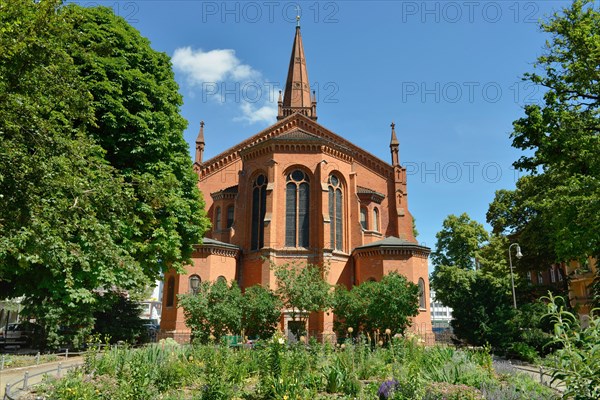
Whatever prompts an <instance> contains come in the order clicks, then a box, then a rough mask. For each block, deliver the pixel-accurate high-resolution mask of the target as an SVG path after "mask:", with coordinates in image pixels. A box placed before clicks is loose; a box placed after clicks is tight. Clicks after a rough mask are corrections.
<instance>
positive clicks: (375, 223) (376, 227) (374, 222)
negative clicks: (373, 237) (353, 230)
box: [373, 207, 379, 232]
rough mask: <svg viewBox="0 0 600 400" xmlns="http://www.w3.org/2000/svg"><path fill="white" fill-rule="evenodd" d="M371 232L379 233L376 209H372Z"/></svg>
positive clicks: (377, 210) (377, 211)
mask: <svg viewBox="0 0 600 400" xmlns="http://www.w3.org/2000/svg"><path fill="white" fill-rule="evenodd" d="M373 230H374V231H375V232H379V209H378V208H377V207H375V208H374V209H373Z"/></svg>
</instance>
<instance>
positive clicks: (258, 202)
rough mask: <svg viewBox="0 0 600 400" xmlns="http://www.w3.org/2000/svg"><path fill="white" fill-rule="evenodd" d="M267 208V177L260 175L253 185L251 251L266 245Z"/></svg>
mask: <svg viewBox="0 0 600 400" xmlns="http://www.w3.org/2000/svg"><path fill="white" fill-rule="evenodd" d="M266 208H267V177H266V176H264V175H259V176H257V177H256V179H255V180H254V182H253V184H252V235H250V236H251V239H250V249H251V250H258V249H261V248H262V247H263V246H264V245H265V212H266Z"/></svg>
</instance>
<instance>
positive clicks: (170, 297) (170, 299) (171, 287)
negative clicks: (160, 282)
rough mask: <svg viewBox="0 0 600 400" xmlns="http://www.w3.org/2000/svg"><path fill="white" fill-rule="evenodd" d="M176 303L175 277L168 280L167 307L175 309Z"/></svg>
mask: <svg viewBox="0 0 600 400" xmlns="http://www.w3.org/2000/svg"><path fill="white" fill-rule="evenodd" d="M173 303H175V277H174V276H170V277H169V279H167V307H173Z"/></svg>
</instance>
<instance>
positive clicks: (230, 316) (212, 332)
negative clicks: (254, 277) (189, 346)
mask: <svg viewBox="0 0 600 400" xmlns="http://www.w3.org/2000/svg"><path fill="white" fill-rule="evenodd" d="M178 298H179V307H182V308H183V314H184V317H185V323H186V325H187V326H188V327H189V328H190V329H191V330H192V336H193V337H194V340H198V341H199V342H201V343H207V342H208V341H209V340H211V339H212V340H217V341H218V340H220V338H221V337H222V336H223V335H226V334H228V333H234V332H240V330H241V328H242V304H243V299H242V292H241V290H240V288H239V287H238V285H237V283H236V282H235V281H232V282H231V286H228V285H227V282H225V280H223V279H217V280H216V281H215V282H214V283H210V282H208V281H204V282H202V283H201V284H200V286H199V287H198V291H197V292H196V293H189V294H180V295H178Z"/></svg>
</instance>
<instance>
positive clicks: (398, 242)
mask: <svg viewBox="0 0 600 400" xmlns="http://www.w3.org/2000/svg"><path fill="white" fill-rule="evenodd" d="M377 247H380V248H381V247H384V248H391V247H423V248H425V249H427V247H425V246H421V245H420V244H418V243H414V242H409V241H408V240H404V239H400V238H397V237H394V236H388V237H386V238H385V239H381V240H378V241H376V242H373V243H369V244H365V245H362V246H358V247H356V248H355V250H360V249H370V248H377Z"/></svg>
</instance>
